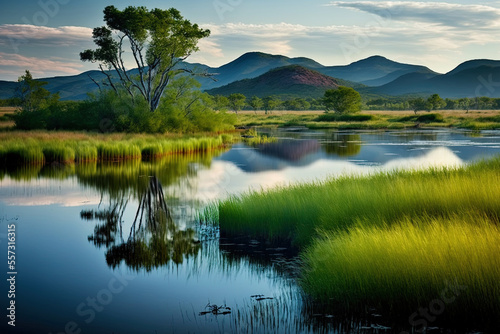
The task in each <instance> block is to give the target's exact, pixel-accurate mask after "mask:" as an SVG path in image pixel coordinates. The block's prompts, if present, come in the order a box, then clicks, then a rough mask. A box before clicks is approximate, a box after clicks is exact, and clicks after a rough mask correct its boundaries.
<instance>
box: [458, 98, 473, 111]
mask: <svg viewBox="0 0 500 334" xmlns="http://www.w3.org/2000/svg"><path fill="white" fill-rule="evenodd" d="M471 103H472V101H471V99H469V98H468V97H464V98H462V99H459V100H458V105H459V106H460V108H461V109H463V110H466V113H467V114H468V113H469V108H470V106H471Z"/></svg>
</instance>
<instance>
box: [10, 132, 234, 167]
mask: <svg viewBox="0 0 500 334" xmlns="http://www.w3.org/2000/svg"><path fill="white" fill-rule="evenodd" d="M0 140H1V144H0V162H1V163H3V164H10V165H22V164H43V163H52V162H61V163H73V162H77V163H80V162H89V161H119V160H130V159H141V158H142V159H144V160H151V159H157V158H160V157H163V156H166V155H170V154H188V153H195V152H207V151H211V150H215V149H217V148H220V147H223V146H224V145H226V144H228V143H229V142H230V141H232V140H233V137H232V135H226V136H224V137H223V136H218V137H208V136H207V137H194V138H169V137H168V136H159V135H156V136H155V135H133V136H132V135H127V134H110V135H98V134H85V133H66V132H54V133H51V132H45V131H30V132H15V131H14V132H11V133H8V134H7V133H2V134H0Z"/></svg>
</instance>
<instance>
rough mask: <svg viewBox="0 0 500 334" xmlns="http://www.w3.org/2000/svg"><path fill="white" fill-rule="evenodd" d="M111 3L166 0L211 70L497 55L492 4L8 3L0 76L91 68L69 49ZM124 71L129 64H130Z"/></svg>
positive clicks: (499, 13)
mask: <svg viewBox="0 0 500 334" xmlns="http://www.w3.org/2000/svg"><path fill="white" fill-rule="evenodd" d="M107 5H114V6H116V7H117V8H118V9H124V8H125V7H127V6H146V7H147V8H149V9H153V8H162V9H168V8H171V7H174V8H177V9H178V10H179V11H180V12H181V14H182V15H183V16H184V17H185V18H186V19H189V20H190V21H191V22H193V23H197V24H199V25H200V26H201V27H202V28H205V29H210V31H211V35H210V37H208V38H206V39H202V40H201V41H200V43H199V47H200V51H199V52H197V53H195V54H193V55H192V56H191V57H190V58H188V61H190V62H199V63H203V64H206V65H209V66H212V67H217V66H220V65H223V64H226V63H228V62H230V61H232V60H234V59H236V58H238V57H239V56H241V55H242V54H244V53H246V52H250V51H261V52H266V53H271V54H280V55H284V56H288V57H308V58H311V59H314V60H316V61H317V62H319V63H321V64H323V65H326V66H333V65H347V64H350V63H352V62H355V61H358V60H361V59H364V58H367V57H370V56H373V55H381V56H384V57H386V58H389V59H391V60H394V61H398V62H403V63H410V64H417V65H425V66H427V67H429V68H430V69H432V70H434V71H436V72H440V73H446V72H448V71H450V70H452V69H453V68H455V67H456V66H457V65H459V64H460V63H462V62H464V61H466V60H470V59H483V58H487V59H500V1H483V2H481V3H477V2H475V1H469V0H456V1H446V2H436V1H418V2H417V1H353V0H351V1H330V0H308V1H305V0H304V1H298V0H163V1H157V0H153V1H141V0H135V1H127V0H116V1H107V2H103V1H98V0H16V1H10V2H4V3H3V4H2V7H1V9H0V80H17V78H18V77H19V76H21V75H22V74H23V73H24V71H25V70H26V69H28V70H30V72H31V73H32V74H33V76H34V77H36V78H40V77H52V76H66V75H76V74H79V73H82V72H84V71H87V70H95V69H97V66H96V64H91V63H83V62H81V61H80V57H79V53H80V52H81V51H83V50H85V49H89V48H94V45H93V43H92V29H93V28H95V27H99V26H102V25H104V22H103V13H102V11H103V9H104V7H105V6H107ZM130 67H131V68H132V67H133V66H132V64H130Z"/></svg>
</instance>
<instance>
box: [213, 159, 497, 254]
mask: <svg viewBox="0 0 500 334" xmlns="http://www.w3.org/2000/svg"><path fill="white" fill-rule="evenodd" d="M499 170H500V158H497V159H494V160H492V161H489V162H482V163H479V164H476V165H473V166H469V167H462V168H458V169H451V168H450V169H430V170H423V171H422V170H420V171H393V172H387V173H379V174H376V175H372V176H369V177H356V176H344V177H340V178H336V179H330V180H327V181H322V182H319V181H318V182H313V183H309V184H297V185H291V186H288V187H280V188H276V189H272V190H268V191H265V192H249V193H247V194H244V195H243V196H239V197H231V198H229V199H228V200H225V201H222V202H220V203H219V211H220V226H221V229H222V230H224V231H225V233H229V234H231V233H232V232H235V233H248V234H251V235H254V236H256V237H262V238H269V239H289V240H290V241H291V242H293V243H294V244H298V245H303V246H304V245H307V244H309V243H310V242H311V241H312V240H313V237H315V236H317V231H318V230H323V231H329V230H339V229H344V230H345V229H348V228H350V227H352V226H353V224H354V223H355V222H356V221H358V220H360V219H363V220H365V221H369V222H370V224H371V225H380V224H382V222H383V223H384V224H391V223H392V222H394V221H398V220H399V219H401V217H410V218H411V217H419V216H421V215H422V214H427V215H429V216H430V217H448V216H451V215H454V214H457V213H468V212H476V213H482V214H485V215H487V216H496V215H497V214H498V212H500V202H499V201H497V200H496V199H497V198H499V196H500V173H498V171H499Z"/></svg>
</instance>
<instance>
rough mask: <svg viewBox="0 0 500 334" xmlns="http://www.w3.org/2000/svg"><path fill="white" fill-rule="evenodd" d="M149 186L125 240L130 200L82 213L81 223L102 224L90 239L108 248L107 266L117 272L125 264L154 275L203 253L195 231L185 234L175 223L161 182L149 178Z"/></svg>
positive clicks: (114, 201)
mask: <svg viewBox="0 0 500 334" xmlns="http://www.w3.org/2000/svg"><path fill="white" fill-rule="evenodd" d="M147 178H148V179H149V182H148V186H147V188H146V189H145V191H144V192H143V193H142V194H140V200H139V206H138V208H137V210H136V213H135V218H134V221H133V222H132V223H131V226H130V231H129V233H128V237H127V239H126V240H125V239H124V236H123V231H124V228H123V223H124V222H123V216H124V212H125V209H126V207H127V204H128V199H125V197H121V198H120V199H117V198H116V197H114V198H113V199H111V202H112V203H111V205H110V207H109V208H108V209H105V210H101V211H97V212H95V211H82V212H81V213H80V215H81V217H82V219H87V220H99V221H102V223H101V224H98V225H96V226H95V228H94V233H93V234H92V235H91V236H89V237H88V240H89V241H90V242H92V243H93V244H94V245H95V246H96V247H99V248H101V247H105V248H106V262H107V264H108V266H110V267H111V268H116V267H117V266H119V265H120V264H121V263H122V262H125V264H126V265H127V266H128V267H130V268H132V269H134V270H137V271H138V270H140V269H145V270H147V271H151V270H152V269H154V268H158V267H161V266H164V265H167V264H168V263H171V262H172V263H175V264H181V263H182V262H183V260H184V259H185V258H186V257H190V256H195V255H196V254H197V253H198V252H199V250H200V244H199V242H198V241H197V240H196V232H195V231H194V230H193V229H186V230H182V229H180V228H179V226H177V224H175V222H174V221H173V220H172V217H171V214H170V210H169V208H168V206H167V204H166V201H165V197H164V193H163V188H162V185H161V182H160V181H159V179H158V178H157V177H156V176H152V177H147Z"/></svg>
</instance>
